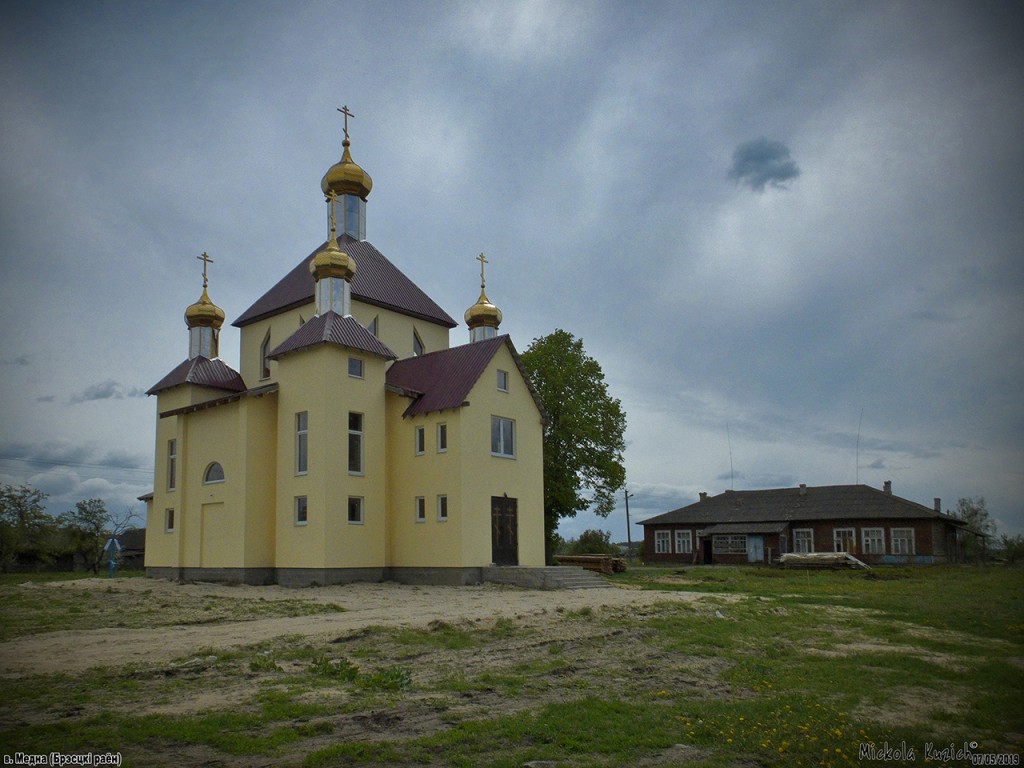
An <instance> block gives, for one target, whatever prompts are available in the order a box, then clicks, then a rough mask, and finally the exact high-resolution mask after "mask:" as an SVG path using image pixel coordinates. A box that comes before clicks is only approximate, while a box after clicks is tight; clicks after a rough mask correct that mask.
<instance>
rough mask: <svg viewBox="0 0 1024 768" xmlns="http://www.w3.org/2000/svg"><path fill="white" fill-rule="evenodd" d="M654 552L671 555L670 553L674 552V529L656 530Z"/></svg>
mask: <svg viewBox="0 0 1024 768" xmlns="http://www.w3.org/2000/svg"><path fill="white" fill-rule="evenodd" d="M654 554H656V555H670V554H672V531H655V532H654Z"/></svg>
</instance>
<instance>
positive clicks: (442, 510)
mask: <svg viewBox="0 0 1024 768" xmlns="http://www.w3.org/2000/svg"><path fill="white" fill-rule="evenodd" d="M437 519H438V521H439V522H442V523H443V522H446V521H447V520H448V497H447V496H445V495H444V494H441V495H440V496H438V497H437Z"/></svg>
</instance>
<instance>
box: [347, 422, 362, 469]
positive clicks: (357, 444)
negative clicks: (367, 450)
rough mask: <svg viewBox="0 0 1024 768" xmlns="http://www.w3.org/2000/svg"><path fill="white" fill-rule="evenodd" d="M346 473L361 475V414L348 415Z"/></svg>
mask: <svg viewBox="0 0 1024 768" xmlns="http://www.w3.org/2000/svg"><path fill="white" fill-rule="evenodd" d="M348 473H349V474H350V475H361V474H363V414H361V413H353V412H351V411H350V412H349V414H348Z"/></svg>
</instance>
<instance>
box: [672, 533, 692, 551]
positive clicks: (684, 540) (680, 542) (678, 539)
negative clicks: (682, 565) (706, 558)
mask: <svg viewBox="0 0 1024 768" xmlns="http://www.w3.org/2000/svg"><path fill="white" fill-rule="evenodd" d="M673 539H674V541H673V543H674V544H675V547H676V554H677V555H692V554H693V532H692V531H690V530H689V529H686V530H680V531H676V532H675V536H673Z"/></svg>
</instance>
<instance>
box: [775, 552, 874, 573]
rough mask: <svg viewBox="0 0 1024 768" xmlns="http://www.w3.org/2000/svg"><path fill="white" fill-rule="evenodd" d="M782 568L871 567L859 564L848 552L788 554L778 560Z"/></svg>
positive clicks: (868, 568) (867, 568) (869, 568)
mask: <svg viewBox="0 0 1024 768" xmlns="http://www.w3.org/2000/svg"><path fill="white" fill-rule="evenodd" d="M779 563H781V564H782V567H783V568H863V569H865V570H871V566H869V565H867V564H866V563H863V562H861V561H860V560H858V559H857V558H856V557H854V556H853V555H851V554H850V553H849V552H803V553H800V554H797V553H795V552H790V553H789V554H788V555H783V556H782V557H780V558H779Z"/></svg>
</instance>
